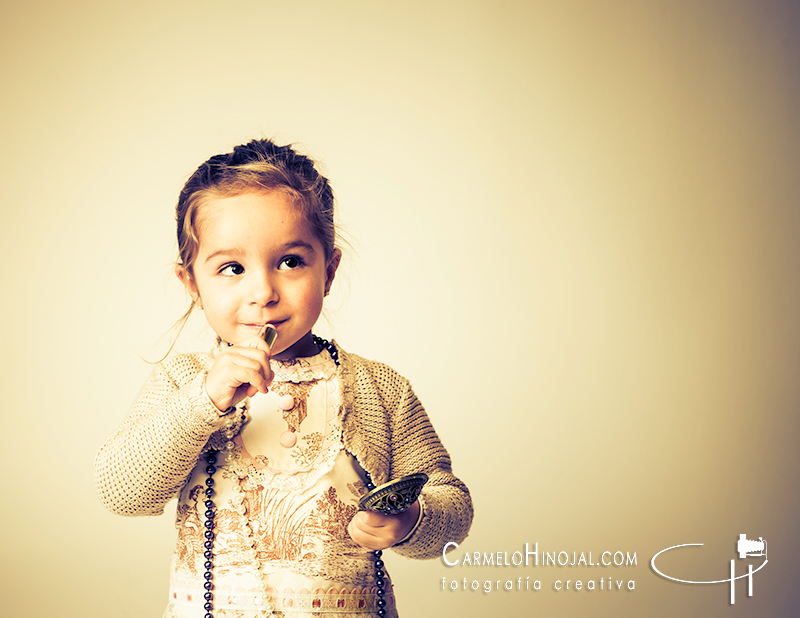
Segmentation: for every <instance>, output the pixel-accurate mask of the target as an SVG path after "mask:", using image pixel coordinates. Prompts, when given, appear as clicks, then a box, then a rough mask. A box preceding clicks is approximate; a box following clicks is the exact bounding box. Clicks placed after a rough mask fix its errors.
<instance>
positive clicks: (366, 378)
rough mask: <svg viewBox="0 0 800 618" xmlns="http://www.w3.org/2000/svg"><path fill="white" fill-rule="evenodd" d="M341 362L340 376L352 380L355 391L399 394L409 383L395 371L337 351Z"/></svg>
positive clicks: (374, 362)
mask: <svg viewBox="0 0 800 618" xmlns="http://www.w3.org/2000/svg"><path fill="white" fill-rule="evenodd" d="M339 357H340V359H341V360H342V374H343V375H344V377H345V380H346V381H347V378H349V379H350V380H352V382H353V386H355V387H356V389H362V390H363V389H368V390H371V389H375V390H378V391H381V392H384V393H397V394H401V393H402V392H403V391H405V390H406V389H407V388H408V386H409V381H408V380H407V379H406V378H405V377H403V376H402V375H400V374H399V373H398V372H397V371H396V370H395V369H393V368H392V367H390V366H389V365H387V364H386V363H382V362H380V361H376V360H370V359H368V358H364V357H363V356H359V355H358V354H352V353H350V352H345V351H343V350H341V349H340V350H339Z"/></svg>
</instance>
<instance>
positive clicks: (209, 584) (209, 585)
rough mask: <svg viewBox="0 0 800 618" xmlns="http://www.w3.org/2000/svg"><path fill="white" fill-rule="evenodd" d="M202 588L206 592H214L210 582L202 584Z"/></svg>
mask: <svg viewBox="0 0 800 618" xmlns="http://www.w3.org/2000/svg"><path fill="white" fill-rule="evenodd" d="M203 588H205V589H206V590H214V584H213V583H212V582H206V583H205V584H203Z"/></svg>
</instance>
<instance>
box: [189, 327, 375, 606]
mask: <svg viewBox="0 0 800 618" xmlns="http://www.w3.org/2000/svg"><path fill="white" fill-rule="evenodd" d="M312 340H313V341H314V344H315V345H316V346H317V347H318V348H319V349H320V350H323V349H324V350H327V351H328V354H330V356H331V359H332V360H333V362H334V363H336V366H337V367H338V366H339V350H337V349H336V345H335V344H334V343H332V342H328V341H327V340H325V339H322V338H321V337H317V336H316V335H312ZM205 461H206V474H207V475H208V478H206V483H205V484H206V489H205V496H206V500H205V503H204V505H205V507H206V512H205V513H204V514H205V521H204V523H203V525H204V526H205V532H204V537H205V542H204V543H203V548H204V549H205V551H204V552H203V557H204V558H205V562H204V563H203V567H204V568H205V571H204V573H203V579H205V583H204V584H203V588H205V593H204V594H203V598H204V599H205V604H204V605H203V609H204V610H205V611H206V613H205V615H204V618H214V614H213V613H212V612H213V611H214V517H215V515H216V511H217V507H216V504H215V503H214V473H215V472H216V471H217V468H216V466H215V465H214V464H216V463H217V451H216V450H215V449H213V448H210V449H208V450H207V451H206V452H205ZM365 475H366V486H367V489H368V490H369V491H372V490H373V489H375V483H373V482H372V477H371V476H370V474H369V472H366V471H365ZM372 556H373V557H374V558H375V595H376V596H377V597H378V598H377V600H376V601H375V604H376V605H377V606H378V611H377V612H376V613H377V614H378V616H380V618H384V616H386V610H385V609H384V608H385V607H386V600H385V599H384V597H385V596H386V580H385V576H386V573H385V571H384V570H383V566H384V563H383V560H382V559H381V557H382V556H383V552H382V551H381V550H380V549H378V550H376V551H373V552H372Z"/></svg>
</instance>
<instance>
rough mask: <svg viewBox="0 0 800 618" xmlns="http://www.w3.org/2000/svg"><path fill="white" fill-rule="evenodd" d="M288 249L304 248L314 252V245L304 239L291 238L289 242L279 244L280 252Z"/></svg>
mask: <svg viewBox="0 0 800 618" xmlns="http://www.w3.org/2000/svg"><path fill="white" fill-rule="evenodd" d="M290 249H305V250H307V251H310V252H311V253H314V246H313V245H311V244H310V243H307V242H306V241H304V240H293V241H291V242H287V243H286V244H285V245H283V246H281V248H280V252H281V253H283V252H284V251H289V250H290Z"/></svg>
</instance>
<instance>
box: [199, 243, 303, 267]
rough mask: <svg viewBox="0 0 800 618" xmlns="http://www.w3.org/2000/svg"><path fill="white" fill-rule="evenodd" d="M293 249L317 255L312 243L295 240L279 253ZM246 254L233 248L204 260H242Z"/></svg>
mask: <svg viewBox="0 0 800 618" xmlns="http://www.w3.org/2000/svg"><path fill="white" fill-rule="evenodd" d="M292 249H305V250H306V251H308V252H309V253H315V251H314V246H313V245H312V244H311V243H307V242H306V241H304V240H293V241H290V242H287V243H286V244H284V245H281V246H280V247H279V248H278V252H279V253H284V252H286V251H291V250H292ZM246 253H247V252H246V251H243V250H242V249H237V248H232V249H218V250H216V251H214V252H213V253H210V254H209V255H208V257H206V259H205V260H204V262H210V261H211V260H213V259H214V258H215V257H218V256H220V255H225V256H232V257H239V258H241V257H243V256H244V255H246Z"/></svg>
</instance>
